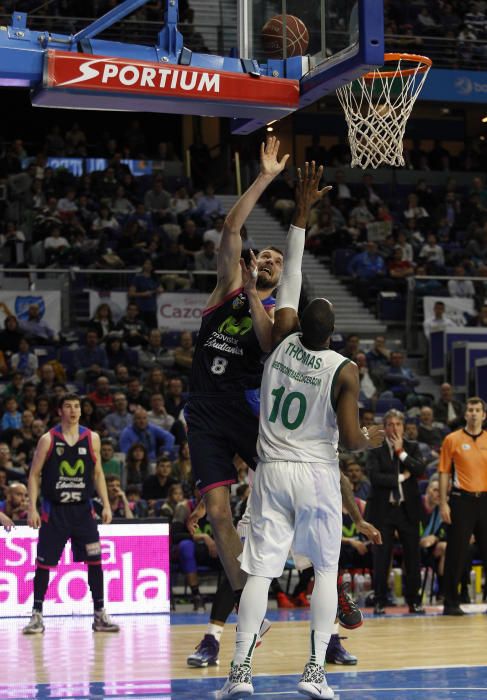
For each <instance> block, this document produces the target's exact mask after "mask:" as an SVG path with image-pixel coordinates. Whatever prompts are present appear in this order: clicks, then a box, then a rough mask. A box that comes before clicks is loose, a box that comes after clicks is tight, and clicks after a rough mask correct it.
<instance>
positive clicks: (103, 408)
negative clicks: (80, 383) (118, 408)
mask: <svg viewBox="0 0 487 700" xmlns="http://www.w3.org/2000/svg"><path fill="white" fill-rule="evenodd" d="M88 398H89V399H91V401H93V403H94V404H95V406H96V407H97V409H98V411H99V413H100V415H101V414H102V415H106V414H107V413H109V412H110V411H111V410H112V409H113V407H114V403H113V396H112V393H111V391H110V382H109V380H108V377H103V376H101V377H98V379H97V380H96V382H95V389H94V391H92V392H91V393H89V394H88Z"/></svg>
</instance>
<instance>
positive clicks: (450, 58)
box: [0, 14, 487, 70]
mask: <svg viewBox="0 0 487 700" xmlns="http://www.w3.org/2000/svg"><path fill="white" fill-rule="evenodd" d="M92 21H93V18H89V17H53V16H48V15H29V18H28V26H29V29H32V30H35V31H49V32H52V33H55V34H68V35H69V34H71V33H72V34H75V33H76V32H77V31H79V30H80V29H82V28H83V27H85V26H86V25H88V24H89V23H90V22H92ZM10 23H11V15H0V25H9V24H10ZM162 24H163V20H162V17H161V21H160V22H159V21H157V22H154V21H151V22H149V21H145V20H137V19H130V18H128V19H125V20H123V21H121V22H118V23H117V24H115V25H114V26H113V27H110V28H109V29H106V30H105V31H104V32H103V33H102V34H100V37H99V38H101V39H107V40H111V41H121V42H128V43H131V44H142V45H147V46H153V45H154V44H155V42H156V40H157V34H158V33H159V32H160V30H161V26H162ZM179 30H180V32H181V33H182V34H183V36H184V43H185V46H187V48H189V49H191V50H192V51H195V52H197V53H211V54H220V55H222V54H225V53H226V52H227V51H228V50H229V47H231V46H235V47H236V46H237V27H236V26H227V25H224V24H222V16H221V14H220V19H219V23H216V24H215V23H214V22H211V21H204V20H203V21H201V20H198V21H197V22H194V23H193V24H186V23H181V24H180V25H179ZM326 36H327V48H328V50H329V51H331V52H334V51H336V50H339V49H342V48H343V47H344V46H347V41H348V34H346V33H345V32H341V31H333V30H330V29H329V28H327V32H326ZM385 46H386V50H387V51H394V52H397V51H404V52H407V53H424V54H425V55H427V56H429V57H430V58H431V59H432V61H433V65H434V67H436V68H451V69H454V68H465V69H470V70H487V42H485V41H479V40H477V41H470V40H468V41H462V40H460V39H458V38H444V37H438V36H410V35H406V34H387V35H386V36H385Z"/></svg>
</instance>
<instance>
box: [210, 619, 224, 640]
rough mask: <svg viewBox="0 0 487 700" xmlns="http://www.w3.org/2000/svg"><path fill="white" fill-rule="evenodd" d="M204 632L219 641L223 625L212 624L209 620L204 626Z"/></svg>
mask: <svg viewBox="0 0 487 700" xmlns="http://www.w3.org/2000/svg"><path fill="white" fill-rule="evenodd" d="M206 634H211V635H212V636H213V637H215V639H216V641H217V642H219V641H220V639H221V637H222V634H223V627H222V626H221V625H214V624H213V623H212V622H209V623H208V626H207V628H206Z"/></svg>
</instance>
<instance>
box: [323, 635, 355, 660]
mask: <svg viewBox="0 0 487 700" xmlns="http://www.w3.org/2000/svg"><path fill="white" fill-rule="evenodd" d="M341 639H346V637H339V636H338V634H332V635H331V637H330V643H329V644H328V648H327V650H326V662H327V663H329V664H341V665H343V666H355V664H356V663H357V661H358V659H357V657H356V656H354V655H353V654H350V652H349V651H347V650H346V649H345V647H343V646H342V644H341V642H340V640H341Z"/></svg>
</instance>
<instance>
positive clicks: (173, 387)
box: [165, 377, 186, 418]
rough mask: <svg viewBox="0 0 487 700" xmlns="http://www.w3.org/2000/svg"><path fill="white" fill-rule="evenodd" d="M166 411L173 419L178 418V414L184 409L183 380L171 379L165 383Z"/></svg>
mask: <svg viewBox="0 0 487 700" xmlns="http://www.w3.org/2000/svg"><path fill="white" fill-rule="evenodd" d="M165 398H166V410H167V412H168V413H170V414H171V416H173V417H174V418H179V414H180V413H181V411H182V410H183V408H184V404H185V403H186V397H185V396H184V386H183V380H182V379H181V378H180V377H172V378H171V379H170V380H169V381H168V383H167V391H166V397H165Z"/></svg>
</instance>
